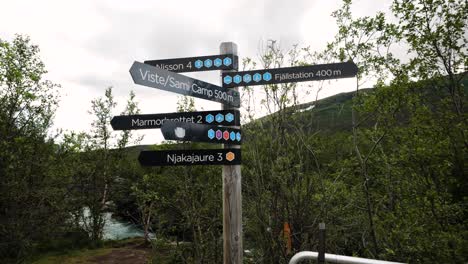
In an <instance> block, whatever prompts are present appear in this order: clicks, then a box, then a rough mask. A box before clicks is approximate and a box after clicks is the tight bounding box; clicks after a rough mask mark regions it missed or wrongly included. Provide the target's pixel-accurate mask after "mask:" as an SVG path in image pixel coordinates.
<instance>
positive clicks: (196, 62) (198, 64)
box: [195, 60, 203, 69]
mask: <svg viewBox="0 0 468 264" xmlns="http://www.w3.org/2000/svg"><path fill="white" fill-rule="evenodd" d="M201 67H203V61H201V60H196V61H195V68H197V69H200V68H201Z"/></svg>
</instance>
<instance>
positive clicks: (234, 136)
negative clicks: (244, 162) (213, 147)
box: [229, 131, 236, 141]
mask: <svg viewBox="0 0 468 264" xmlns="http://www.w3.org/2000/svg"><path fill="white" fill-rule="evenodd" d="M229 137H230V138H231V140H232V141H234V140H236V132H234V131H232V132H231V134H229Z"/></svg>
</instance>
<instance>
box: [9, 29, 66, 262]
mask: <svg viewBox="0 0 468 264" xmlns="http://www.w3.org/2000/svg"><path fill="white" fill-rule="evenodd" d="M46 72H47V71H46V70H45V66H44V64H43V63H42V61H41V59H40V58H39V48H38V47H37V46H35V45H33V44H31V41H30V39H29V38H28V37H24V36H19V35H18V36H16V37H15V38H14V39H13V40H12V41H11V42H8V41H4V40H0V193H1V195H0V208H1V210H0V258H2V259H8V258H16V259H18V260H21V259H23V258H24V257H25V256H26V255H27V254H28V253H30V252H31V250H33V249H34V247H35V245H37V243H38V242H44V241H48V240H50V239H51V238H53V237H54V236H55V235H56V234H58V233H59V232H60V230H61V227H62V226H64V224H65V223H64V222H63V219H64V217H66V216H65V215H64V212H63V211H61V210H60V209H61V207H62V204H61V200H62V198H63V196H64V191H63V189H61V187H63V186H62V184H61V183H60V175H59V174H58V173H57V172H56V171H55V172H54V171H52V170H53V169H52V168H53V167H54V166H53V164H54V161H55V155H54V152H55V146H54V141H53V139H52V138H51V137H49V133H50V127H51V125H52V119H53V115H54V111H55V109H56V107H57V100H58V99H57V89H58V88H59V87H60V86H58V85H56V84H53V83H52V82H50V81H48V80H44V74H45V73H46ZM54 230H55V231H56V232H54Z"/></svg>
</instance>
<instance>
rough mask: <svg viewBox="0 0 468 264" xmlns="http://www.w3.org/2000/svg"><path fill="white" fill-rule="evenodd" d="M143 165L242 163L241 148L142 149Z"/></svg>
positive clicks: (140, 158)
mask: <svg viewBox="0 0 468 264" xmlns="http://www.w3.org/2000/svg"><path fill="white" fill-rule="evenodd" d="M138 161H139V162H140V164H141V165H142V166H177V165H240V164H241V151H240V149H200V150H161V151H142V152H140V155H139V156H138Z"/></svg>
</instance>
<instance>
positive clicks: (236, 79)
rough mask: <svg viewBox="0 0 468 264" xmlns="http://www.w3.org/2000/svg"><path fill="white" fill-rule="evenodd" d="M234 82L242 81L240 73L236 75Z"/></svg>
mask: <svg viewBox="0 0 468 264" xmlns="http://www.w3.org/2000/svg"><path fill="white" fill-rule="evenodd" d="M234 82H235V83H240V82H242V77H241V76H240V75H236V76H234Z"/></svg>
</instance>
